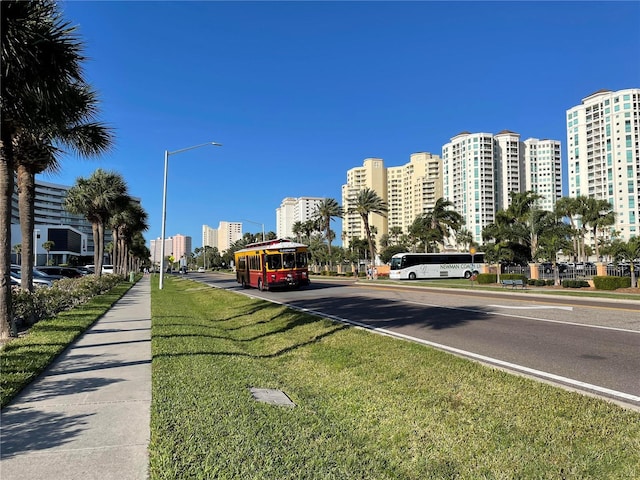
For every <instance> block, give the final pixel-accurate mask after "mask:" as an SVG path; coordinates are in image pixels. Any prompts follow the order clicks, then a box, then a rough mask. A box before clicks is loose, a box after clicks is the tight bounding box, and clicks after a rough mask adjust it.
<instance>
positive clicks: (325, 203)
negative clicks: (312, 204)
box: [313, 198, 344, 269]
mask: <svg viewBox="0 0 640 480" xmlns="http://www.w3.org/2000/svg"><path fill="white" fill-rule="evenodd" d="M343 213H344V212H343V210H342V207H341V206H340V205H338V202H336V201H335V200H334V199H333V198H325V199H323V200H321V201H320V202H319V203H318V204H317V205H316V210H315V212H314V214H313V218H314V220H316V221H317V222H318V225H321V226H322V227H323V228H324V234H325V237H326V239H327V244H328V248H329V269H331V220H333V219H334V218H342V215H343Z"/></svg>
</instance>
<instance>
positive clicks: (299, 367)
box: [150, 277, 640, 480]
mask: <svg viewBox="0 0 640 480" xmlns="http://www.w3.org/2000/svg"><path fill="white" fill-rule="evenodd" d="M152 318H153V327H152V353H153V364H152V365H153V367H152V368H153V397H152V416H151V443H150V472H151V478H152V479H165V478H166V479H169V478H170V479H174V478H183V479H186V478H203V479H204V478H221V479H275V478H277V479H279V480H283V479H331V478H334V479H376V480H377V479H394V480H396V479H429V478H433V479H443V478H469V479H475V478H509V479H511V478H567V479H568V478H581V479H583V478H594V479H600V478H607V479H629V478H640V453H639V452H640V414H639V413H638V412H635V411H631V410H625V409H623V408H621V407H618V406H616V405H614V404H612V403H609V402H605V401H602V400H598V399H595V398H591V397H587V396H583V395H580V394H577V393H573V392H569V391H566V390H563V389H560V388H556V387H553V386H550V385H547V384H543V383H539V382H536V381H534V380H530V379H527V378H523V377H519V376H515V375H510V374H508V373H505V372H503V371H500V370H496V369H492V368H489V367H486V366H483V365H480V364H477V363H474V362H471V361H467V360H464V359H461V358H458V357H455V356H453V355H450V354H447V353H444V352H441V351H438V350H435V349H432V348H429V347H425V346H423V345H419V344H414V343H410V342H406V341H402V340H397V339H393V338H390V337H385V336H381V335H377V334H374V333H371V332H368V331H365V330H362V329H358V328H354V327H349V326H345V325H342V324H339V323H335V322H332V321H329V320H327V319H322V318H318V317H315V316H311V315H308V314H305V313H301V312H297V311H293V310H290V309H287V308H286V307H283V306H279V305H275V304H271V303H268V302H265V301H261V300H257V299H251V298H248V297H246V296H242V295H237V294H233V293H229V292H225V291H222V290H215V289H212V288H209V287H205V286H203V285H202V284H198V283H195V282H192V281H190V280H187V279H183V278H177V277H170V278H168V279H167V281H166V283H165V284H164V289H163V290H162V291H159V290H157V283H156V285H154V288H153V291H152ZM251 387H257V388H270V389H278V390H282V391H283V392H285V393H286V394H287V395H288V396H289V397H290V398H291V400H292V401H293V402H294V403H295V407H282V406H276V405H271V404H268V403H262V402H257V401H255V400H253V399H252V396H251V393H250V390H249V389H250V388H251Z"/></svg>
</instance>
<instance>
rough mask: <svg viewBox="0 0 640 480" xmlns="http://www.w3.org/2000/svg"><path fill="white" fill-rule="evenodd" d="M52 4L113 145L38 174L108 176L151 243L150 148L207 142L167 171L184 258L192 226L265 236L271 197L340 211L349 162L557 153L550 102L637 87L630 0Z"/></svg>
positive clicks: (154, 224)
mask: <svg viewBox="0 0 640 480" xmlns="http://www.w3.org/2000/svg"><path fill="white" fill-rule="evenodd" d="M60 5H61V8H62V11H63V15H64V18H65V19H67V20H69V21H70V22H71V23H72V24H74V25H78V27H79V33H80V36H81V38H82V39H83V41H84V43H85V45H86V50H85V53H86V55H87V56H88V57H89V60H88V61H87V62H86V64H85V69H86V76H87V79H88V81H89V82H90V83H91V84H92V85H93V86H94V87H95V88H96V89H97V90H98V92H99V94H100V98H101V102H102V113H101V116H100V118H101V120H102V121H104V122H106V123H107V124H109V125H110V126H112V127H113V128H114V129H115V134H116V142H115V147H114V149H113V151H112V152H110V153H109V154H107V155H105V156H104V157H102V158H100V159H97V160H96V159H91V160H85V159H77V158H75V157H73V156H69V157H64V158H63V159H62V162H61V163H62V171H61V172H59V173H57V174H45V175H41V176H40V177H39V178H40V179H41V180H44V181H49V182H54V183H61V184H64V185H73V184H74V183H75V180H76V178H77V177H79V176H83V177H87V176H89V175H91V173H92V172H93V171H94V170H95V169H96V168H103V169H106V170H112V171H117V172H119V173H120V174H122V176H123V177H124V178H125V180H126V181H127V183H128V185H129V190H130V193H131V194H132V195H134V196H137V197H140V198H141V200H142V206H143V207H144V208H145V210H146V211H147V212H148V214H149V220H150V229H149V230H148V231H147V232H146V234H145V236H146V238H147V240H148V241H149V240H151V239H154V238H157V237H159V236H160V233H161V231H160V230H161V212H162V181H163V166H164V151H165V150H169V151H175V150H180V149H183V148H186V147H190V146H193V145H198V144H201V143H205V142H208V141H216V142H219V143H222V144H223V146H222V147H204V148H200V149H196V150H192V151H189V152H184V153H180V154H176V155H174V156H171V157H170V160H169V175H168V196H167V222H166V227H167V232H166V233H167V236H170V235H173V234H177V233H181V234H184V235H190V236H191V237H193V247H194V248H195V247H198V246H201V243H202V240H201V239H202V236H201V231H202V230H201V229H202V225H203V224H207V225H210V226H212V227H214V228H215V227H217V225H218V222H219V221H221V220H225V221H243V223H244V231H250V232H253V233H256V232H259V231H260V230H261V226H260V225H257V224H256V223H258V224H264V225H265V229H266V230H267V231H269V230H273V231H275V230H276V216H275V210H276V208H278V207H279V205H280V203H281V201H282V199H283V198H285V197H299V196H314V197H331V198H335V199H336V200H337V201H338V202H339V203H341V186H342V184H343V183H345V182H346V171H347V170H348V169H350V168H353V167H357V166H361V165H362V161H363V160H364V159H365V158H367V157H380V158H383V159H384V161H385V165H386V166H397V165H402V164H405V163H407V162H408V161H409V156H410V155H411V154H412V153H414V152H423V151H427V152H431V153H436V154H441V153H442V152H441V149H442V145H443V144H445V143H447V142H448V141H449V140H450V138H451V137H453V136H455V135H456V134H458V133H459V132H461V131H464V130H467V131H471V132H490V133H497V132H499V131H501V130H504V129H508V130H513V131H516V132H518V133H520V134H521V135H522V138H523V139H526V138H528V137H537V138H553V139H558V140H561V141H562V145H563V159H565V158H566V130H565V122H564V117H565V112H566V110H567V109H568V108H570V107H573V106H575V105H578V104H579V103H580V101H581V100H582V98H584V97H586V96H587V95H589V94H591V93H593V92H595V91H596V90H599V89H602V88H606V89H611V90H619V89H623V88H632V87H640V28H638V25H640V2H360V1H352V2H338V1H328V2H308V1H288V2H269V1H262V2H243V1H237V2H190V1H179V2H150V1H146V2H124V1H117V2H116V1H99V2H90V1H66V2H62V3H61V4H60ZM247 220H250V221H253V222H256V223H248V222H247ZM334 229H335V230H336V231H337V232H338V235H339V233H340V231H341V222H340V221H339V220H338V221H336V222H335V223H334ZM338 238H339V237H338ZM147 244H148V242H147Z"/></svg>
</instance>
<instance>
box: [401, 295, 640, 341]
mask: <svg viewBox="0 0 640 480" xmlns="http://www.w3.org/2000/svg"><path fill="white" fill-rule="evenodd" d="M397 301H398V302H402V303H409V304H412V305H420V306H423V307H435V308H444V309H447V310H460V311H461V312H472V313H483V314H485V315H490V314H493V315H500V316H501V317H511V318H522V319H524V320H535V321H537V322H547V323H559V324H561V325H573V326H576V327H585V328H597V329H600V330H614V331H616V332H626V333H635V334H636V335H637V334H640V331H638V330H631V329H628V328H618V327H607V326H604V325H588V324H586V323H579V322H568V321H566V320H550V319H548V318H539V317H528V316H525V315H520V314H515V313H503V312H489V311H487V310H479V309H474V308H460V307H447V306H445V305H436V304H432V303H424V302H413V301H409V300H397Z"/></svg>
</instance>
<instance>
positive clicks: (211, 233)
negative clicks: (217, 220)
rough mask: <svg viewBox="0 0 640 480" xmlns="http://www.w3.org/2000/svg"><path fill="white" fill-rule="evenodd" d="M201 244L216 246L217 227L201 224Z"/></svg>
mask: <svg viewBox="0 0 640 480" xmlns="http://www.w3.org/2000/svg"><path fill="white" fill-rule="evenodd" d="M202 246H203V247H205V246H206V247H212V248H218V229H216V228H211V227H210V226H209V225H202Z"/></svg>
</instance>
